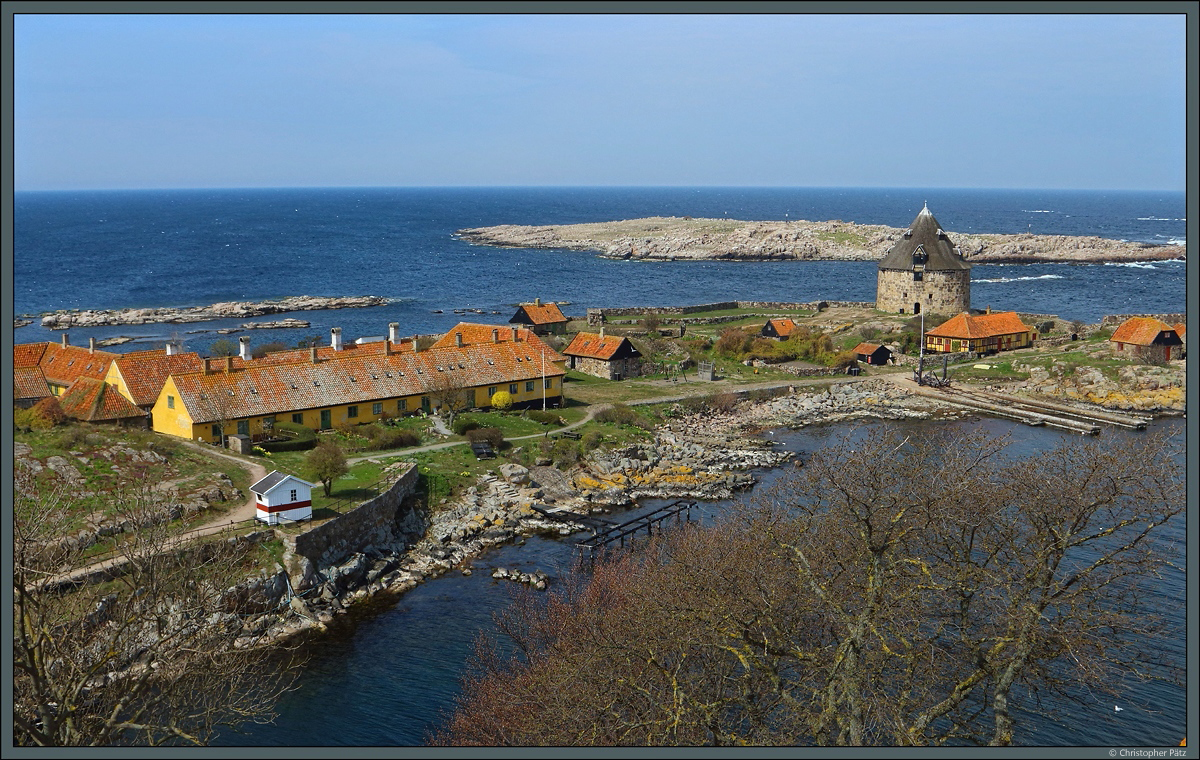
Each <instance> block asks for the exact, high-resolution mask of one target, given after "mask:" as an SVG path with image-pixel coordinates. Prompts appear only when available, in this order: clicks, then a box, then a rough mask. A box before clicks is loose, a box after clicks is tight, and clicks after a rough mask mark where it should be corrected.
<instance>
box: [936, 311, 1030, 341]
mask: <svg viewBox="0 0 1200 760" xmlns="http://www.w3.org/2000/svg"><path fill="white" fill-rule="evenodd" d="M1032 329H1033V328H1032V327H1029V326H1028V325H1026V324H1025V323H1023V322H1022V321H1021V318H1020V317H1018V316H1017V313H1016V312H1015V311H997V312H993V313H991V314H980V315H979V316H974V317H973V316H971V315H970V314H968V313H967V312H965V311H964V312H962V313H961V314H959V315H957V316H954V317H951V318H950V319H948V320H946V321H945V322H943V323H942V324H940V325H938V326H937V327H935V328H934V329H932V330H929V331H927V332H926V333H925V334H926V335H931V336H933V337H935V338H957V339H959V340H969V339H975V338H991V337H994V336H997V335H1013V334H1015V333H1021V332H1029V331H1031V330H1032Z"/></svg>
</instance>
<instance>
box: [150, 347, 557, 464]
mask: <svg viewBox="0 0 1200 760" xmlns="http://www.w3.org/2000/svg"><path fill="white" fill-rule="evenodd" d="M481 328H486V330H483V329H481ZM493 330H495V332H493ZM456 332H457V333H459V335H458V336H456ZM463 333H467V334H469V337H470V338H472V339H473V340H467V339H466V338H467V337H468V335H464V334H463ZM413 349H414V344H411V343H410V344H407V345H405V346H404V349H403V350H401V349H400V348H399V347H396V346H394V345H393V344H392V342H391V341H390V340H388V341H384V342H383V345H382V346H381V347H379V348H377V349H372V350H371V351H370V352H369V353H368V352H359V351H344V352H343V351H332V352H330V351H320V352H318V351H317V350H316V349H312V350H310V351H309V352H308V357H307V359H302V360H298V361H287V362H280V361H278V360H277V361H273V362H272V361H266V362H261V363H260V362H257V361H249V362H243V361H237V360H236V359H235V358H233V357H230V358H229V359H226V360H224V361H223V362H222V361H220V360H208V361H207V362H205V364H204V368H203V369H202V370H201V371H198V372H187V373H179V374H172V375H171V376H170V377H168V378H167V379H166V381H165V383H164V384H163V387H162V390H161V392H160V393H159V396H158V399H157V401H156V402H155V403H154V407H153V409H152V412H151V413H152V419H153V429H154V430H155V431H158V432H161V433H166V434H168V435H174V436H178V437H180V438H189V439H191V440H201V441H206V442H213V443H215V442H218V441H220V440H221V437H222V434H224V435H230V434H233V433H240V434H243V435H249V436H251V437H252V438H253V437H255V436H260V435H266V434H269V433H270V430H271V428H272V427H273V426H274V424H275V423H276V422H296V423H299V424H302V425H306V426H308V427H311V428H314V429H316V430H324V429H329V428H332V427H336V426H338V425H342V424H356V423H364V422H373V421H376V420H379V419H383V418H385V417H396V416H400V415H404V414H412V413H415V412H417V411H419V410H425V411H432V410H434V409H436V408H438V407H439V406H441V405H443V404H446V403H450V400H451V399H452V398H453V399H461V404H460V405H461V406H462V407H468V408H470V407H481V408H482V407H487V406H490V405H491V398H492V396H493V395H495V393H496V392H497V391H501V390H504V391H508V393H510V394H511V395H512V398H513V401H514V404H515V405H517V406H539V405H541V404H542V403H543V399H545V403H546V404H547V405H550V406H558V405H559V404H560V403H561V399H562V380H563V377H564V376H565V375H566V372H565V370H563V369H562V364H563V363H565V362H566V357H564V356H562V355H561V354H559V353H558V352H557V351H554V350H553V349H552V348H550V347H549V346H547V345H546V344H545V343H543V342H542V341H541V340H540V339H539V338H537V336H535V335H533V333H531V332H530V331H528V330H517V329H509V328H492V327H490V326H486V325H465V324H464V325H459V326H458V327H456V328H454V329H453V330H451V331H450V332H449V333H447V334H446V336H445V337H444V338H443V339H442V340H440V341H438V343H436V344H435V345H434V346H433V347H430V348H428V349H425V350H420V351H414V350H413Z"/></svg>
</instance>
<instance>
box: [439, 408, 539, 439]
mask: <svg viewBox="0 0 1200 760" xmlns="http://www.w3.org/2000/svg"><path fill="white" fill-rule="evenodd" d="M463 418H466V419H469V420H472V421H473V422H477V423H479V427H494V428H499V429H500V432H501V433H503V434H504V437H505V438H514V437H516V436H521V435H533V434H534V433H541V432H544V431H546V430H552V429H554V428H553V426H551V425H543V424H542V423H540V422H537V421H535V420H531V419H529V418H527V417H522V416H521V413H520V412H463V413H462V414H460V415H458V416H457V417H455V422H457V421H458V420H460V419H463ZM450 440H466V438H465V437H463V436H455V437H453V438H451V439H450Z"/></svg>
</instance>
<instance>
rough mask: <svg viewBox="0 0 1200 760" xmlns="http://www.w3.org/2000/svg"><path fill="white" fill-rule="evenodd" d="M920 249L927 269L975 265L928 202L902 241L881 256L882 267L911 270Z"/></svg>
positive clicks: (964, 267)
mask: <svg viewBox="0 0 1200 760" xmlns="http://www.w3.org/2000/svg"><path fill="white" fill-rule="evenodd" d="M918 249H921V250H923V251H924V253H925V256H926V260H925V262H924V263H925V271H927V272H928V271H932V270H937V269H970V268H971V265H970V264H968V263H967V262H966V260H965V259H964V258H963V257H962V255H961V254H959V253H958V251H957V249H956V248H955V247H954V244H953V243H951V242H950V238H949V237H948V236H947V235H946V233H945V231H943V230H942V225H940V224H938V220H937V219H935V218H934V217H933V213H932V212H931V211H930V210H929V206H928V205H926V206H925V208H923V209H921V213H919V214H917V218H916V219H914V220H913V223H912V227H910V228H909V229H907V230H905V232H904V235H903V236H902V237H901V238H900V240H899V242H897V243H896V244H895V245H894V246H892V249H891V250H890V251H888V253H887V255H886V256H884V257H883V258H882V259H880V260H879V268H880V269H902V270H911V269H912V268H913V264H914V259H913V254H914V253H919V252H918ZM918 258H919V256H918Z"/></svg>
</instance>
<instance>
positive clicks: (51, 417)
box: [29, 396, 67, 430]
mask: <svg viewBox="0 0 1200 760" xmlns="http://www.w3.org/2000/svg"><path fill="white" fill-rule="evenodd" d="M29 411H31V412H32V413H33V418H32V419H33V424H34V427H33V429H34V430H49V429H50V428H52V427H54V426H55V425H61V424H62V423H63V422H65V421H66V419H67V415H66V414H64V413H63V410H62V406H60V405H59V403H58V399H56V398H54V397H53V396H47V397H46V398H44V399H42V400H41V401H39V402H37V403H36V404H34V405H33V408H32V409H30V410H29Z"/></svg>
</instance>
